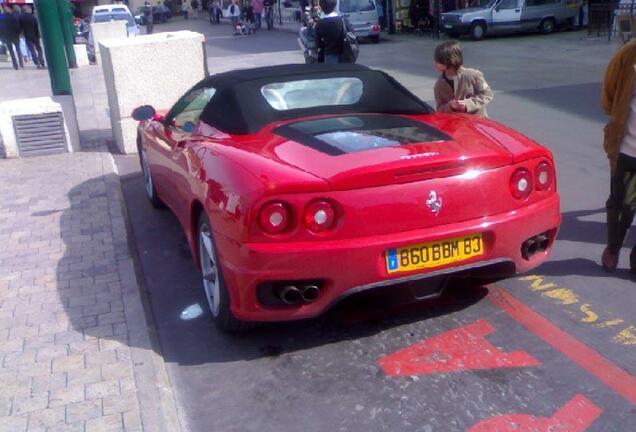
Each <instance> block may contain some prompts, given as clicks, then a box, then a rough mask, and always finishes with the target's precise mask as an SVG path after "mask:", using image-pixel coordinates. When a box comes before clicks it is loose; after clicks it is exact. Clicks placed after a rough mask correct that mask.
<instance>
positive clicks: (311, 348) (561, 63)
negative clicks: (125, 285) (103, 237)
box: [116, 21, 636, 432]
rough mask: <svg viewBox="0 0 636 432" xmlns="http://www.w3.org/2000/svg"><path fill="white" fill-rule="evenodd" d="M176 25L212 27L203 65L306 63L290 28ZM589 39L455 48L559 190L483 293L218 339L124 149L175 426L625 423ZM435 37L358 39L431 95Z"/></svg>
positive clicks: (632, 391) (396, 301)
mask: <svg viewBox="0 0 636 432" xmlns="http://www.w3.org/2000/svg"><path fill="white" fill-rule="evenodd" d="M184 25H186V23H185V22H183V21H176V22H173V23H171V24H168V25H167V26H166V27H164V28H166V29H174V28H178V27H180V26H184ZM187 25H188V26H191V27H192V28H194V29H197V30H199V31H204V32H205V33H206V34H207V36H208V39H207V50H208V56H209V64H210V68H211V70H212V71H218V70H226V69H231V68H234V67H245V66H249V65H264V64H273V63H281V62H285V61H300V59H301V57H300V55H299V53H298V52H295V51H294V50H295V47H296V45H295V37H294V35H293V34H292V33H286V32H279V31H277V32H270V33H264V34H257V35H256V36H252V37H247V36H245V37H238V38H236V37H235V38H233V37H227V35H229V27H228V26H210V25H209V24H208V23H205V22H203V21H200V22H195V23H192V22H190V23H187ZM161 29H162V28H161V26H160V25H157V26H155V30H156V31H160V30H161ZM584 36H585V35H584V34H583V33H561V34H556V35H550V36H537V35H531V36H518V37H504V38H498V39H491V40H485V41H482V42H480V43H472V42H469V41H466V42H465V44H464V47H465V52H466V54H465V59H466V63H467V64H469V65H471V66H474V67H477V68H479V69H481V70H482V71H484V73H485V75H486V78H487V79H488V81H489V83H490V85H491V86H492V87H493V88H494V89H495V91H496V97H495V100H494V101H493V103H492V104H491V105H490V106H489V108H488V109H489V113H490V115H491V117H492V118H494V119H496V120H498V121H500V122H502V123H505V124H507V125H509V126H512V127H514V128H516V129H518V130H520V131H521V132H523V133H525V134H527V135H529V136H530V137H532V138H534V139H536V140H537V141H539V142H541V143H543V144H544V145H546V146H548V147H549V148H551V149H552V150H553V151H554V153H555V156H556V160H557V167H558V177H559V191H560V194H561V197H562V211H563V225H562V229H561V233H560V235H559V239H558V241H557V243H556V247H555V249H554V252H553V254H552V258H551V260H550V261H549V262H547V263H546V264H544V265H543V266H541V267H540V268H538V269H537V270H536V271H535V272H533V273H532V274H531V275H524V276H523V277H519V278H514V279H509V280H505V281H502V282H499V283H497V284H496V286H486V287H465V286H452V287H450V289H449V290H448V291H447V292H446V294H445V295H444V296H443V297H442V298H440V299H438V300H436V301H432V302H422V303H417V304H404V303H403V301H402V300H403V299H402V298H396V297H395V296H392V295H387V293H379V294H377V295H373V296H364V297H358V298H354V299H352V300H351V301H348V302H346V303H345V304H342V305H340V306H339V307H338V308H337V309H335V310H332V311H331V312H329V313H328V314H327V315H326V316H323V317H321V318H318V319H315V320H310V321H304V322H294V323H282V324H270V325H267V326H263V327H260V328H257V329H255V330H253V331H251V332H249V333H245V334H241V335H237V336H226V335H223V334H221V333H219V332H218V331H217V330H216V329H215V328H214V326H213V324H212V323H211V320H210V316H209V314H208V312H206V311H205V299H204V296H203V290H202V288H201V284H200V281H199V278H198V276H197V273H196V270H195V268H194V265H193V264H192V260H191V258H190V255H189V251H188V249H187V246H186V243H185V238H184V236H183V234H182V233H181V231H180V228H179V226H178V224H177V221H176V219H175V218H174V217H173V216H172V214H171V213H170V212H169V211H167V210H160V211H157V210H153V209H152V208H151V207H150V205H149V204H148V203H147V201H146V199H145V195H144V190H143V182H142V178H141V176H140V175H139V169H138V163H137V159H136V157H135V156H120V157H117V158H116V159H117V164H118V168H119V171H120V174H121V176H122V181H123V188H124V196H125V200H126V204H127V208H128V214H129V218H130V222H131V227H132V234H133V240H134V243H135V248H136V249H137V252H138V258H139V260H138V264H139V266H140V270H141V273H142V275H143V284H144V286H145V288H146V289H147V291H148V294H149V298H150V304H151V306H152V311H153V313H154V319H155V321H156V324H157V328H158V334H159V339H160V343H161V346H162V350H163V355H164V357H165V361H166V363H167V364H168V368H169V371H168V372H169V375H170V379H171V381H172V384H173V387H174V391H175V396H176V398H177V404H178V408H179V415H180V419H181V422H182V425H183V427H184V430H188V431H223V432H225V431H259V432H265V431H301V430H302V431H417V432H431V431H465V430H470V431H472V432H477V431H494V430H499V431H512V430H524V431H548V430H563V431H577V432H582V431H599V432H600V431H604V432H605V431H630V430H634V426H633V424H634V423H635V422H636V378H634V375H635V374H636V355H635V353H636V327H635V326H636V312H635V306H634V305H636V285H634V281H633V280H632V278H631V277H630V275H629V273H628V272H627V270H626V268H627V266H628V263H627V256H628V251H627V250H624V252H623V257H622V258H621V262H620V265H619V268H620V270H619V271H618V272H617V273H616V274H614V275H611V276H608V275H607V274H605V273H604V272H603V271H602V269H601V268H600V266H599V265H598V262H599V257H600V254H601V252H602V250H603V247H604V238H605V226H604V223H603V219H604V213H603V206H604V201H605V199H606V194H607V192H608V188H609V186H608V175H609V173H608V166H607V162H606V160H605V158H604V155H603V154H602V150H601V145H600V143H601V131H602V126H603V123H604V117H603V114H602V113H601V111H600V109H599V102H598V100H599V91H600V79H601V76H602V71H603V68H604V66H605V64H606V63H607V61H608V59H609V57H610V56H611V53H612V52H613V50H614V49H615V45H608V44H607V43H606V42H605V41H602V40H587V39H585V38H584ZM433 47H434V43H433V42H432V41H430V40H428V39H426V38H415V37H413V38H405V37H399V38H398V37H393V38H392V39H391V40H387V41H383V42H382V43H380V44H379V45H364V46H363V51H362V57H361V62H362V63H365V64H369V65H372V66H374V67H379V68H383V69H386V70H388V71H390V72H391V73H393V74H394V75H395V76H396V78H398V79H399V80H400V81H402V82H404V83H405V84H406V85H407V86H408V87H409V88H411V89H413V90H414V91H415V92H416V93H418V95H420V96H421V97H423V98H424V99H429V100H430V99H431V96H432V88H431V85H432V82H433V80H434V78H435V77H434V73H433V70H432V66H431V60H430V58H431V53H432V49H433ZM635 240H636V239H635V238H634V237H630V239H629V242H628V243H629V244H630V245H631V244H633V243H634V241H635ZM515 424H516V425H517V426H518V427H519V428H520V429H513V425H515ZM524 427H525V429H524ZM551 427H561V429H550V428H551Z"/></svg>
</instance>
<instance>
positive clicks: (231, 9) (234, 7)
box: [227, 0, 241, 36]
mask: <svg viewBox="0 0 636 432" xmlns="http://www.w3.org/2000/svg"><path fill="white" fill-rule="evenodd" d="M227 16H228V17H230V23H231V24H232V32H233V33H232V35H233V36H237V35H240V34H241V32H240V31H239V29H238V25H239V17H240V16H241V7H240V6H239V5H238V0H232V3H230V5H229V6H228V8H227Z"/></svg>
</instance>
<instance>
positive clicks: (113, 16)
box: [87, 4, 140, 61]
mask: <svg viewBox="0 0 636 432" xmlns="http://www.w3.org/2000/svg"><path fill="white" fill-rule="evenodd" d="M110 21H125V22H126V30H127V32H128V37H134V36H139V33H140V32H139V26H138V25H137V23H136V22H135V19H134V18H133V16H132V14H131V13H130V10H129V9H128V7H127V6H126V5H122V4H111V5H101V6H95V7H94V8H93V13H92V15H91V20H90V24H91V25H92V24H97V23H104V22H110ZM87 52H88V58H89V59H90V60H91V61H95V41H94V40H93V32H92V31H89V33H88V44H87Z"/></svg>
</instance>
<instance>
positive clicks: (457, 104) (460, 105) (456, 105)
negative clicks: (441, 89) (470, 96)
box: [448, 99, 466, 112]
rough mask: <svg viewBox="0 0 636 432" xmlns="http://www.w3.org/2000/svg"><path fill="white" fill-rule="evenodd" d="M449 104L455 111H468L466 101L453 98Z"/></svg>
mask: <svg viewBox="0 0 636 432" xmlns="http://www.w3.org/2000/svg"><path fill="white" fill-rule="evenodd" d="M448 106H450V109H452V110H453V111H457V112H466V103H464V102H463V101H459V100H457V99H453V100H452V101H450V102H449V103H448Z"/></svg>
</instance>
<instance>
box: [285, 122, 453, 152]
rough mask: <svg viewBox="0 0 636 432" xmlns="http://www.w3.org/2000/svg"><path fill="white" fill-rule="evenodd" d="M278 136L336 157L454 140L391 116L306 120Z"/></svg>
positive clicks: (429, 128) (427, 128) (425, 127)
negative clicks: (379, 149)
mask: <svg viewBox="0 0 636 432" xmlns="http://www.w3.org/2000/svg"><path fill="white" fill-rule="evenodd" d="M274 133H276V134H278V135H281V136H283V137H285V138H288V139H291V140H294V141H296V142H298V143H300V144H303V145H306V146H308V147H311V148H313V149H315V150H318V151H321V152H323V153H327V154H329V155H333V156H337V155H342V154H347V153H356V152H361V151H366V150H372V149H377V148H385V147H398V146H402V145H408V144H416V143H426V142H435V141H446V140H449V139H450V137H449V136H448V135H446V134H445V133H443V132H441V131H439V130H437V129H435V128H433V127H431V126H428V125H426V124H424V123H420V122H417V121H415V120H411V119H408V118H405V117H401V116H389V115H351V116H343V117H329V118H322V119H316V120H306V121H301V122H297V123H291V124H287V125H285V126H282V127H279V128H277V129H275V130H274Z"/></svg>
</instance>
